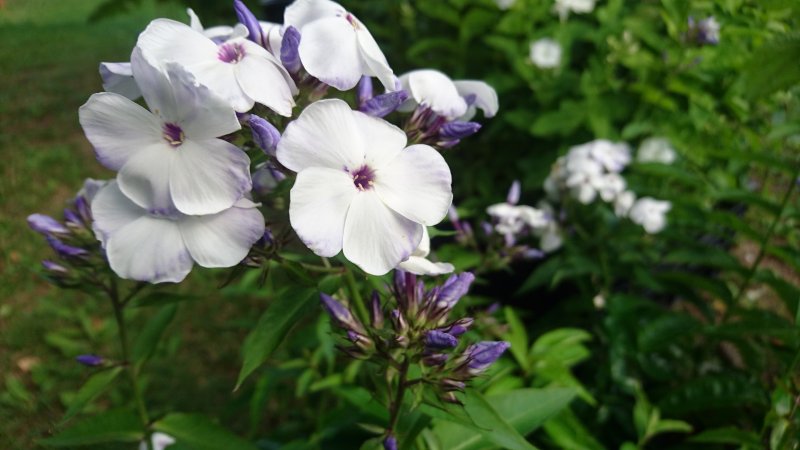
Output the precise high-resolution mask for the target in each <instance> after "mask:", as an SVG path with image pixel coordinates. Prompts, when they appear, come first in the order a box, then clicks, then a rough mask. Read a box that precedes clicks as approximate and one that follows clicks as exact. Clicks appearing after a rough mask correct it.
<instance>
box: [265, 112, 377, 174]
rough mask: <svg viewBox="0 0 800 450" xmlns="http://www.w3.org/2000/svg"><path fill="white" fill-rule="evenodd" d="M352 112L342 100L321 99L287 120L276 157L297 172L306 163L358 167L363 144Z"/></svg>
mask: <svg viewBox="0 0 800 450" xmlns="http://www.w3.org/2000/svg"><path fill="white" fill-rule="evenodd" d="M353 117H354V114H353V111H352V110H351V109H350V107H349V106H348V105H347V103H345V102H344V101H342V100H339V99H329V100H320V101H318V102H314V103H312V104H311V105H309V106H308V107H307V108H306V109H304V110H303V112H302V113H300V116H299V117H298V118H297V119H296V120H294V121H292V122H291V123H289V125H288V126H287V127H286V131H284V132H283V136H282V137H281V140H280V142H279V143H278V149H277V156H278V161H280V163H281V164H283V165H284V166H286V167H287V168H289V169H291V170H293V171H295V172H300V171H301V170H303V169H305V168H307V167H328V168H331V169H336V170H343V169H345V168H348V169H358V168H359V167H361V165H362V164H363V163H364V144H363V141H362V138H361V134H360V133H359V128H358V127H357V126H356V122H355V119H354V118H353Z"/></svg>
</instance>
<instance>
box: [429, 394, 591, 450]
mask: <svg viewBox="0 0 800 450" xmlns="http://www.w3.org/2000/svg"><path fill="white" fill-rule="evenodd" d="M575 395H576V391H575V390H574V389H571V388H548V389H518V390H514V391H508V392H504V393H502V394H497V395H491V396H488V397H486V398H485V399H484V398H483V397H482V396H479V395H478V394H473V395H471V396H469V397H468V398H467V399H466V401H465V404H466V405H465V410H466V412H467V413H468V414H469V415H470V416H471V417H472V419H473V420H474V421H475V423H476V426H473V427H466V426H464V425H462V424H461V423H457V422H443V421H440V420H437V421H436V423H435V425H434V432H435V433H436V435H438V436H439V438H440V440H441V443H442V448H446V449H448V450H478V449H481V450H483V449H488V448H495V447H496V446H499V447H502V448H512V449H513V448H526V449H530V448H532V446H531V444H529V443H528V442H527V441H525V440H524V438H522V436H524V435H527V434H530V433H532V432H533V431H534V430H536V429H537V428H539V427H540V426H541V425H542V424H544V423H545V422H546V421H547V420H548V419H549V418H551V417H553V416H554V415H556V414H558V413H559V412H560V411H562V410H564V408H566V407H567V406H568V405H569V403H570V402H571V401H572V399H573V398H575ZM512 431H513V433H512ZM520 439H522V440H521V441H520Z"/></svg>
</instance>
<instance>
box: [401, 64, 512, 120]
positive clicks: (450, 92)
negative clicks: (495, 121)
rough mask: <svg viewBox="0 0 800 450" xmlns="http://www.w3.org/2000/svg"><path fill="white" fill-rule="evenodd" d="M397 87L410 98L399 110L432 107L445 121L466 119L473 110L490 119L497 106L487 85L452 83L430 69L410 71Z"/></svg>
mask: <svg viewBox="0 0 800 450" xmlns="http://www.w3.org/2000/svg"><path fill="white" fill-rule="evenodd" d="M400 85H401V86H402V88H403V89H404V90H405V91H406V92H408V94H409V98H408V100H406V102H405V103H403V104H402V105H401V106H400V107H399V108H398V110H399V111H404V112H410V111H413V110H414V109H415V108H416V107H417V106H418V105H423V106H427V107H429V108H431V110H433V112H435V113H436V114H438V115H440V116H443V117H445V118H447V119H448V120H454V119H459V120H469V119H471V118H472V117H474V116H475V109H476V108H478V109H480V110H482V111H483V115H484V117H493V116H494V115H495V114H496V113H497V109H498V107H499V104H498V99H497V92H496V91H495V90H494V88H493V87H491V86H489V85H488V84H487V83H485V82H483V81H478V80H459V81H453V80H451V79H450V77H448V76H447V75H445V74H443V73H442V72H439V71H438V70H433V69H420V70H413V71H411V72H408V73H405V74H403V75H401V76H400Z"/></svg>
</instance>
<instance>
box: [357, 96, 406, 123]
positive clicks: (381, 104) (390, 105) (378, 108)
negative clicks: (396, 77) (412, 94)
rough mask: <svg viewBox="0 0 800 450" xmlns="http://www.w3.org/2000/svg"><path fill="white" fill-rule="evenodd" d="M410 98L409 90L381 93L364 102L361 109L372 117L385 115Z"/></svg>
mask: <svg viewBox="0 0 800 450" xmlns="http://www.w3.org/2000/svg"><path fill="white" fill-rule="evenodd" d="M406 100H408V92H406V91H394V92H387V93H385V94H381V95H379V96H377V97H372V98H371V99H369V100H367V101H365V102H364V104H363V105H361V106H360V107H359V108H358V109H359V111H361V112H363V113H365V114H367V115H370V116H372V117H384V116H386V115H388V114H389V113H391V112H393V111H394V110H396V109H397V108H399V107H400V105H402V104H403V102H405V101H406Z"/></svg>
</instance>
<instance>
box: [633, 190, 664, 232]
mask: <svg viewBox="0 0 800 450" xmlns="http://www.w3.org/2000/svg"><path fill="white" fill-rule="evenodd" d="M671 208H672V204H671V203H670V202H668V201H663V200H656V199H654V198H651V197H642V198H640V199H639V200H636V203H634V204H633V206H632V207H631V209H630V211H629V212H628V217H629V218H630V219H631V221H632V222H633V223H636V224H639V225H641V226H642V227H644V230H645V231H646V232H648V233H650V234H655V233H658V232H660V231H661V230H663V229H664V227H665V226H666V225H667V212H668V211H669V210H670V209H671Z"/></svg>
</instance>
